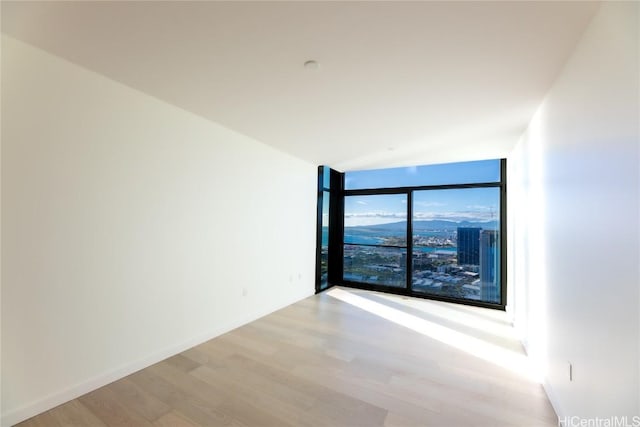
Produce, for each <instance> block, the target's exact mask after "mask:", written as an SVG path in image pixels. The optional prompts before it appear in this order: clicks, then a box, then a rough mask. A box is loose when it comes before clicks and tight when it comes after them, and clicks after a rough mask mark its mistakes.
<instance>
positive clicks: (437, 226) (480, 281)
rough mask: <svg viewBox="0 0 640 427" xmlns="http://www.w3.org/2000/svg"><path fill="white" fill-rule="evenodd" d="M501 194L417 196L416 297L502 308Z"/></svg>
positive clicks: (487, 191) (421, 193) (426, 193)
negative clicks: (500, 305) (455, 299)
mask: <svg viewBox="0 0 640 427" xmlns="http://www.w3.org/2000/svg"><path fill="white" fill-rule="evenodd" d="M499 230H500V189H499V188H469V189H455V190H427V191H416V192H414V193H413V244H414V248H413V277H412V287H413V290H414V291H416V292H422V293H426V294H432V295H441V296H448V297H454V298H463V299H470V300H477V301H485V302H493V303H499V302H500V277H499V276H500V235H499Z"/></svg>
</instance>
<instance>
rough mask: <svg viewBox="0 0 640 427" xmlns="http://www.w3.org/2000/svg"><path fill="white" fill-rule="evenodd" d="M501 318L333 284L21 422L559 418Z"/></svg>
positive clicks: (387, 422) (542, 421)
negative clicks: (520, 366) (522, 365)
mask: <svg viewBox="0 0 640 427" xmlns="http://www.w3.org/2000/svg"><path fill="white" fill-rule="evenodd" d="M503 316H504V313H501V312H496V311H493V310H487V309H480V308H475V307H467V306H457V305H452V304H447V303H440V302H434V301H427V300H416V299H411V298H404V297H398V296H392V295H386V294H378V293H374V292H367V291H359V290H352V289H338V288H333V289H331V290H329V291H328V292H324V293H323V294H319V295H315V296H313V297H310V298H307V299H305V300H303V301H300V302H298V303H296V304H293V305H291V306H289V307H286V308H284V309H282V310H280V311H277V312H275V313H272V314H270V315H268V316H266V317H263V318H261V319H259V320H257V321H255V322H252V323H250V324H248V325H245V326H243V327H241V328H238V329H236V330H234V331H231V332H229V333H227V334H225V335H222V336H220V337H217V338H215V339H213V340H211V341H208V342H206V343H204V344H201V345H199V346H197V347H194V348H192V349H190V350H187V351H185V352H183V353H181V354H178V355H176V356H174V357H171V358H169V359H167V360H164V361H162V362H160V363H157V364H155V365H153V366H150V367H148V368H146V369H143V370H141V371H139V372H137V373H135V374H133V375H130V376H128V377H126V378H123V379H121V380H119V381H116V382H114V383H112V384H109V385H107V386H105V387H102V388H100V389H98V390H95V391H93V392H91V393H88V394H86V395H84V396H82V397H80V398H78V399H75V400H73V401H71V402H68V403H66V404H64V405H61V406H59V407H57V408H54V409H52V410H50V411H48V412H45V413H43V414H40V415H38V416H36V417H34V418H31V419H29V420H27V421H25V422H23V423H21V424H19V426H21V427H36V426H38V427H39V426H46V427H63V426H167V427H179V426H185V427H193V426H245V427H247V426H248V427H268V426H274V427H275V426H277V427H286V426H292V427H294V426H295V427H304V426H331V427H340V426H345V427H351V426H353V427H355V426H367V427H374V426H387V427H392V426H398V427H414V426H443V427H444V426H447V427H448V426H453V427H455V426H491V427H497V426H556V425H557V418H556V415H555V413H554V411H553V409H552V407H551V405H550V404H549V401H548V399H547V397H546V395H545V394H544V391H543V389H542V387H541V385H540V384H538V383H536V382H535V381H532V380H530V379H528V378H527V377H526V375H524V374H526V372H525V373H518V372H515V371H514V370H513V369H507V368H505V366H507V364H506V362H504V360H506V359H504V357H503V356H504V355H505V354H507V355H512V356H514V357H516V358H523V352H522V349H521V347H520V345H519V343H518V342H517V341H516V340H515V339H513V338H512V337H511V334H512V331H511V329H510V327H509V325H508V324H507V323H506V322H505V320H504V317H503ZM460 337H462V338H464V339H463V340H461V341H455V342H454V341H452V340H453V339H454V338H460ZM467 343H475V345H476V346H475V347H473V348H470V349H467V348H465V346H466V345H467ZM485 344H486V346H488V347H487V348H489V350H492V351H494V352H495V354H496V357H495V360H493V358H492V356H491V354H492V353H487V351H488V350H486V349H484V350H482V349H483V348H484V347H483V346H484V345H485ZM474 352H476V353H477V354H475V353H474ZM482 352H484V353H483V354H484V356H483V357H477V356H478V354H480V353H482ZM487 354H489V356H487ZM518 360H521V359H518Z"/></svg>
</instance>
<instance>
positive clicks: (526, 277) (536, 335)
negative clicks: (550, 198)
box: [512, 106, 548, 378]
mask: <svg viewBox="0 0 640 427" xmlns="http://www.w3.org/2000/svg"><path fill="white" fill-rule="evenodd" d="M544 117H545V112H544V106H543V107H541V108H540V110H538V112H537V113H536V115H535V116H534V118H533V119H532V121H531V124H530V125H529V129H528V130H527V133H526V134H525V137H524V140H523V141H522V142H521V144H523V147H522V148H523V152H522V156H523V159H524V163H525V165H521V166H524V167H523V170H521V171H519V173H521V174H523V176H521V177H520V184H521V188H519V189H516V190H515V191H513V192H512V193H515V194H517V195H519V197H520V199H519V200H518V204H517V205H516V208H515V209H516V212H515V213H514V215H516V216H517V218H519V227H518V231H519V232H521V235H519V236H518V240H519V241H518V243H517V244H518V245H519V247H518V248H517V251H516V253H515V254H514V255H515V262H516V265H518V268H517V269H516V270H517V271H518V273H517V274H518V276H517V277H516V280H517V282H516V283H517V286H518V288H519V289H518V290H516V293H517V294H518V293H519V295H518V296H517V297H518V299H519V302H520V305H521V306H524V307H521V308H524V316H520V317H518V319H519V320H520V321H523V322H524V323H525V324H524V325H523V327H524V328H525V329H526V335H525V336H526V337H527V341H526V347H527V350H528V351H529V357H530V359H531V361H532V363H533V364H534V365H535V367H536V370H537V372H539V373H540V375H541V376H542V378H544V377H545V376H546V375H547V368H548V367H547V362H546V361H547V359H548V358H547V328H548V325H547V317H548V316H546V313H547V289H546V288H547V272H546V240H545V236H546V235H547V230H546V214H545V213H546V209H545V197H544V186H545V170H544V166H543V165H544V146H543V141H544V131H545V124H544ZM530 313H537V315H536V316H535V319H531V318H530V316H529V314H530Z"/></svg>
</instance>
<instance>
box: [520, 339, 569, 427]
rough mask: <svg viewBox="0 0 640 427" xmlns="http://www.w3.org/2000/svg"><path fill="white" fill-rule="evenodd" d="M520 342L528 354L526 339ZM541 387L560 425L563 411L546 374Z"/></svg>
mask: <svg viewBox="0 0 640 427" xmlns="http://www.w3.org/2000/svg"><path fill="white" fill-rule="evenodd" d="M520 342H521V344H522V347H523V348H524V351H525V353H527V354H529V348H528V342H527V340H526V339H523V340H521V341H520ZM542 388H543V389H544V392H545V394H546V395H547V398H548V399H549V402H550V403H551V406H552V407H553V410H554V411H555V413H556V416H557V417H558V425H560V420H562V419H564V411H563V410H562V407H561V406H560V401H559V400H558V397H557V396H556V394H555V392H554V391H553V387H552V386H551V383H549V379H548V378H547V377H546V376H545V377H544V378H543V379H542Z"/></svg>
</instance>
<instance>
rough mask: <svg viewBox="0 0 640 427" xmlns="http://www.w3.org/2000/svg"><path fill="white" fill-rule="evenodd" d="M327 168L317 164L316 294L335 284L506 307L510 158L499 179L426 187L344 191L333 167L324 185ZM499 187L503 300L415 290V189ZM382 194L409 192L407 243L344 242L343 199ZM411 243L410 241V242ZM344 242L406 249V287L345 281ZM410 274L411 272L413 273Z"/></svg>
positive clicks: (342, 175)
mask: <svg viewBox="0 0 640 427" xmlns="http://www.w3.org/2000/svg"><path fill="white" fill-rule="evenodd" d="M324 167H326V166H319V167H318V221H317V249H316V293H318V292H322V291H324V290H326V289H329V288H331V287H332V286H335V285H340V286H345V287H350V288H355V289H364V290H372V291H379V292H386V293H391V294H396V295H403V296H410V297H415V298H423V299H429V300H436V301H444V302H452V303H456V304H461V305H469V306H476V307H484V308H491V309H498V310H505V309H506V302H507V233H506V231H507V181H506V171H507V161H506V159H500V181H496V182H480V183H467V184H447V185H424V186H408V187H388V188H366V189H353V190H344V173H341V172H337V171H335V170H333V169H329V170H330V181H331V182H330V186H329V187H330V188H329V187H325V186H324V183H323V177H324ZM487 187H498V188H500V303H489V302H483V301H475V300H467V299H461V298H453V297H447V296H442V295H432V294H424V293H420V292H415V291H413V289H412V276H413V274H412V273H413V265H412V261H413V251H412V249H413V244H412V242H413V218H412V215H410V213H411V212H412V211H413V192H414V191H423V190H449V189H465V188H487ZM324 191H328V192H329V194H330V202H329V212H330V214H329V217H330V219H329V224H330V227H329V260H328V262H329V264H328V283H327V287H326V288H325V289H324V290H321V289H320V275H321V262H322V260H321V248H322V201H323V200H322V198H323V192H324ZM383 194H406V195H407V212H408V216H407V246H390V245H375V244H361V243H344V199H345V197H346V196H360V195H362V196H366V195H383ZM410 242H411V244H410ZM344 245H353V246H370V247H390V248H398V249H406V250H407V265H406V276H407V283H406V287H404V288H398V287H393V286H385V285H379V284H370V283H363V282H353V281H349V280H344V279H343V277H344V274H343V273H344V264H343V262H344V256H343V255H344ZM410 273H411V274H410Z"/></svg>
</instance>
